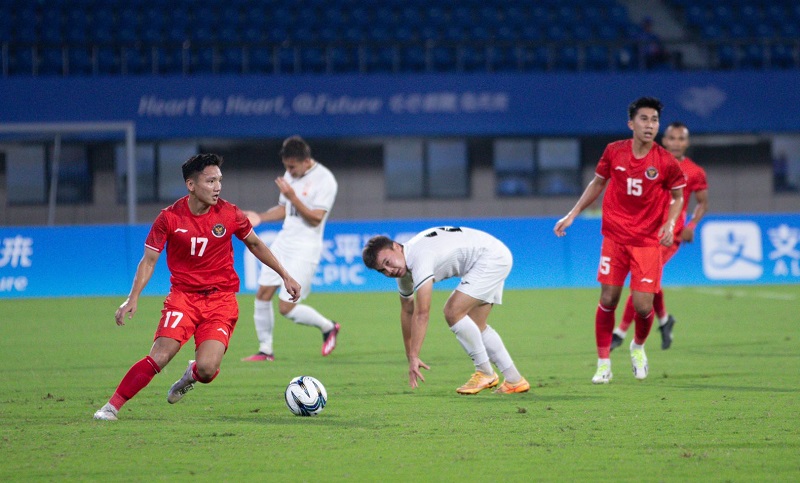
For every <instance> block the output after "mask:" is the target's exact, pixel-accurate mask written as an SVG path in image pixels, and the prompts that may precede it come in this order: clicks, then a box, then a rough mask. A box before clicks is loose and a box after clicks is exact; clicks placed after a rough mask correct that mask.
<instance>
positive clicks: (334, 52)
mask: <svg viewBox="0 0 800 483" xmlns="http://www.w3.org/2000/svg"><path fill="white" fill-rule="evenodd" d="M328 59H329V63H330V70H331V72H334V73H342V72H358V50H357V49H356V48H355V47H339V46H337V47H331V48H330V49H329V52H328Z"/></svg>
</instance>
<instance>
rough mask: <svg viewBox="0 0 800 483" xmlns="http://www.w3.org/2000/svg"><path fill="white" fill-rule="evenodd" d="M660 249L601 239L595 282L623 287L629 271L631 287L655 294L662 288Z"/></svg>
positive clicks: (658, 247) (638, 290)
mask: <svg viewBox="0 0 800 483" xmlns="http://www.w3.org/2000/svg"><path fill="white" fill-rule="evenodd" d="M662 267H663V264H662V263H661V248H660V246H655V247H634V246H631V245H623V244H621V243H617V242H615V241H613V240H610V239H608V238H603V247H602V248H601V250H600V266H599V267H598V269H597V281H598V282H600V283H602V284H605V285H613V286H616V287H622V286H623V285H625V277H627V276H628V273H630V274H631V290H635V291H637V292H647V293H656V292H658V291H659V290H661V268H662Z"/></svg>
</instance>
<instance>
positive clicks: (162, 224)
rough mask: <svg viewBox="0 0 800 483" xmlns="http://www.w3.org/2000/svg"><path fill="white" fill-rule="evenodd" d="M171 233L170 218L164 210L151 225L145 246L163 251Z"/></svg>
mask: <svg viewBox="0 0 800 483" xmlns="http://www.w3.org/2000/svg"><path fill="white" fill-rule="evenodd" d="M168 234H169V220H168V219H167V215H166V212H165V211H162V212H161V213H159V214H158V216H157V217H156V221H154V222H153V226H151V227H150V233H148V234H147V238H146V239H145V241H144V246H146V247H147V248H149V249H151V250H155V251H157V252H158V253H161V251H162V250H164V245H166V244H167V235H168Z"/></svg>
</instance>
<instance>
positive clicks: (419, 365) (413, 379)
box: [408, 357, 431, 389]
mask: <svg viewBox="0 0 800 483" xmlns="http://www.w3.org/2000/svg"><path fill="white" fill-rule="evenodd" d="M420 369H425V370H428V371H430V370H431V368H430V367H428V365H427V364H425V363H424V362H422V361H421V360H420V359H419V357H412V358H411V359H409V360H408V384H409V385H410V386H411V389H416V388H417V386H419V382H418V381H422V382H425V377H424V376H423V375H422V372H421V371H420Z"/></svg>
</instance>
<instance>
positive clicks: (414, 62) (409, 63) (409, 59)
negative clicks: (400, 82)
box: [400, 46, 427, 72]
mask: <svg viewBox="0 0 800 483" xmlns="http://www.w3.org/2000/svg"><path fill="white" fill-rule="evenodd" d="M426 69H427V62H426V58H425V50H424V49H423V48H422V47H417V46H413V47H402V48H401V49H400V71H401V72H424V71H425V70H426Z"/></svg>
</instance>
